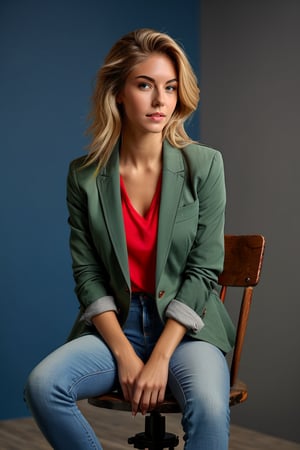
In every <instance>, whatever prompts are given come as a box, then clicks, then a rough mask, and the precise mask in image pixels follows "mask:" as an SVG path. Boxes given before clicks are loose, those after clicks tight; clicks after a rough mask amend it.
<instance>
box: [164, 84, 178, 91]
mask: <svg viewBox="0 0 300 450" xmlns="http://www.w3.org/2000/svg"><path fill="white" fill-rule="evenodd" d="M166 90H167V91H169V92H175V91H177V86H174V85H170V86H167V87H166Z"/></svg>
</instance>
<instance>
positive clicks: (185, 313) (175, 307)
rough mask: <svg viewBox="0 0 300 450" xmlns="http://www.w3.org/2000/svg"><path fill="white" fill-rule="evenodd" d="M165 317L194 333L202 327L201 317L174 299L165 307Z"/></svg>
mask: <svg viewBox="0 0 300 450" xmlns="http://www.w3.org/2000/svg"><path fill="white" fill-rule="evenodd" d="M166 317H167V318H170V319H174V320H176V321H177V322H179V323H180V324H181V325H183V326H185V327H186V328H187V329H188V330H191V331H193V332H194V333H196V332H197V331H200V330H201V328H203V327H204V322H203V320H202V319H201V317H200V316H198V314H197V313H196V312H195V311H194V310H193V309H192V308H190V307H189V306H187V305H185V304H184V303H182V302H180V301H179V300H176V299H174V300H172V301H171V302H170V303H169V305H168V306H167V309H166Z"/></svg>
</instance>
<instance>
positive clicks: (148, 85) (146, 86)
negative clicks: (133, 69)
mask: <svg viewBox="0 0 300 450" xmlns="http://www.w3.org/2000/svg"><path fill="white" fill-rule="evenodd" d="M139 88H140V89H150V88H151V86H150V84H149V83H139Z"/></svg>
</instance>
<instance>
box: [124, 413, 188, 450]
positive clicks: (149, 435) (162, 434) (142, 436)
mask: <svg viewBox="0 0 300 450" xmlns="http://www.w3.org/2000/svg"><path fill="white" fill-rule="evenodd" d="M178 443H179V439H178V436H176V435H175V434H173V433H166V419H165V417H164V416H162V415H161V414H160V413H159V412H158V411H152V412H151V413H150V415H149V416H146V418H145V431H144V432H143V433H137V434H136V435H135V436H132V437H130V438H128V444H133V446H134V448H137V449H140V450H144V449H146V448H147V449H149V450H163V449H164V448H167V449H169V450H174V448H175V447H176V446H177V445H178Z"/></svg>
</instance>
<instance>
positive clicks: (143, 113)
mask: <svg viewBox="0 0 300 450" xmlns="http://www.w3.org/2000/svg"><path fill="white" fill-rule="evenodd" d="M177 91H178V79H177V73H176V70H175V66H174V64H173V62H172V60H171V59H170V58H169V57H168V56H166V55H165V54H162V53H153V54H151V55H150V56H149V57H148V58H147V59H145V61H143V62H142V63H140V64H138V65H136V66H135V67H134V69H133V70H132V72H131V73H130V74H129V76H128V78H127V80H126V82H125V85H124V88H123V90H122V92H121V93H120V94H119V95H118V97H117V100H118V103H120V104H122V106H123V112H124V114H123V129H124V127H125V129H126V131H132V132H133V133H135V134H136V133H142V134H145V133H162V131H163V129H164V127H165V126H166V125H167V123H168V122H169V120H170V118H171V116H172V114H173V112H174V110H175V108H176V104H177V98H178V92H177Z"/></svg>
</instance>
